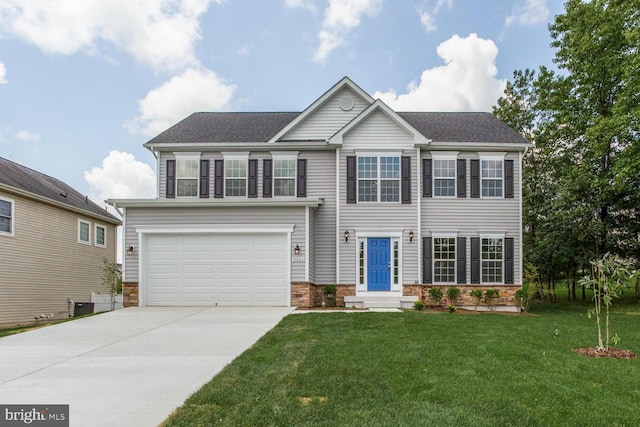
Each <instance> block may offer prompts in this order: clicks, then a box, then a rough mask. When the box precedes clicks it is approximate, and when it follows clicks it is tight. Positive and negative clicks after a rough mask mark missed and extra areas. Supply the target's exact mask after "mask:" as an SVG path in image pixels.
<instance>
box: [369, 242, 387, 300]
mask: <svg viewBox="0 0 640 427" xmlns="http://www.w3.org/2000/svg"><path fill="white" fill-rule="evenodd" d="M390 246H391V239H371V238H369V239H367V281H368V282H369V283H367V290H369V291H390V290H391V250H390Z"/></svg>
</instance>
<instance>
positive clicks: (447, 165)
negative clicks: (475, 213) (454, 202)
mask: <svg viewBox="0 0 640 427" xmlns="http://www.w3.org/2000/svg"><path fill="white" fill-rule="evenodd" d="M455 177H456V161H455V159H447V160H441V159H434V160H433V193H434V195H435V196H438V197H453V196H455V185H456V182H455Z"/></svg>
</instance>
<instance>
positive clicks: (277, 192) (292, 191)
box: [273, 178, 296, 196]
mask: <svg viewBox="0 0 640 427" xmlns="http://www.w3.org/2000/svg"><path fill="white" fill-rule="evenodd" d="M273 195H274V196H295V195H296V181H295V179H280V178H277V179H274V181H273Z"/></svg>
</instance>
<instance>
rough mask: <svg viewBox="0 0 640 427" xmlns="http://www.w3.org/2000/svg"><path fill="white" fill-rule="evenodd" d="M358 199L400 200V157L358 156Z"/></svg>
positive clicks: (376, 200) (361, 200) (363, 200)
mask: <svg viewBox="0 0 640 427" xmlns="http://www.w3.org/2000/svg"><path fill="white" fill-rule="evenodd" d="M358 201H360V202H378V201H380V202H399V201H400V157H399V156H360V157H358Z"/></svg>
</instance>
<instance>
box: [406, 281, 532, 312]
mask: <svg viewBox="0 0 640 427" xmlns="http://www.w3.org/2000/svg"><path fill="white" fill-rule="evenodd" d="M454 286H455V287H456V288H458V289H460V297H459V298H458V300H457V301H456V305H458V306H474V305H476V300H475V298H473V297H472V296H471V295H469V294H470V292H471V291H472V290H474V289H482V292H484V291H486V290H487V289H496V290H498V292H499V293H500V295H499V297H498V299H497V300H496V301H495V305H496V306H507V307H513V306H515V305H516V297H515V295H516V291H517V290H518V289H520V285H495V286H480V285H451V286H438V285H404V286H403V293H404V294H405V295H414V296H417V297H418V298H419V300H420V301H422V302H423V303H424V304H425V305H427V306H434V305H435V302H434V301H433V300H432V299H431V298H430V296H429V289H431V288H440V289H442V294H443V297H442V300H440V306H444V307H446V306H447V305H449V301H447V288H448V287H454ZM479 305H486V303H485V302H484V301H481V302H480V304H479Z"/></svg>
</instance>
